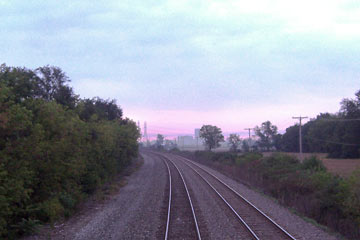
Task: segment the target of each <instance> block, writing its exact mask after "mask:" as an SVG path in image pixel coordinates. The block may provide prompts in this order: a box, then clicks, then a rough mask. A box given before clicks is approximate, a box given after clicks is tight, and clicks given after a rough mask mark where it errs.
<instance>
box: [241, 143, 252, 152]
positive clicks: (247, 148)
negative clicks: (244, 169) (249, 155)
mask: <svg viewBox="0 0 360 240" xmlns="http://www.w3.org/2000/svg"><path fill="white" fill-rule="evenodd" d="M241 149H242V150H243V151H244V152H249V151H250V145H249V140H244V141H242V146H241Z"/></svg>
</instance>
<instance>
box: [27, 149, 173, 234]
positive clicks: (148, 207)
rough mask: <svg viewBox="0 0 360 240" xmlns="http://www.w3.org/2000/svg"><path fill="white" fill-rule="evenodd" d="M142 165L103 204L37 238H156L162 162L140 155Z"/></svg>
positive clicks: (164, 172)
mask: <svg viewBox="0 0 360 240" xmlns="http://www.w3.org/2000/svg"><path fill="white" fill-rule="evenodd" d="M143 157H144V164H143V165H142V166H141V167H140V169H139V170H137V171H136V172H135V173H133V174H132V175H131V176H130V177H128V178H127V180H128V183H127V185H126V186H124V187H122V188H121V189H120V190H119V191H118V193H116V194H115V195H114V196H112V197H111V199H110V200H108V201H106V202H105V203H103V204H102V203H99V204H95V205H94V207H93V208H92V209H87V211H86V212H85V213H83V214H79V216H74V217H72V218H70V219H69V220H68V221H67V222H65V223H64V224H62V225H57V226H55V229H53V230H51V231H49V232H48V233H47V235H44V234H43V235H38V236H32V237H29V238H26V239H27V240H37V239H41V240H42V239H54V240H60V239H74V240H75V239H76V240H85V239H86V240H91V239H94V240H95V239H96V240H98V239H157V237H156V233H157V231H158V229H159V228H160V226H162V225H163V223H162V222H160V212H161V207H162V205H163V198H164V195H165V188H166V183H167V181H168V176H167V170H166V167H165V165H164V163H163V162H162V161H160V160H159V159H154V158H153V157H150V156H148V155H147V154H143Z"/></svg>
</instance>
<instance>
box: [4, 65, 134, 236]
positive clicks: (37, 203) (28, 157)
mask: <svg viewBox="0 0 360 240" xmlns="http://www.w3.org/2000/svg"><path fill="white" fill-rule="evenodd" d="M67 81H68V78H67V77H66V76H65V74H64V73H62V71H61V70H60V69H59V68H54V67H43V68H39V69H37V70H34V71H33V70H28V69H23V68H9V67H6V66H5V65H1V68H0V209H1V211H0V238H10V239H13V238H16V237H17V236H19V235H21V234H24V233H28V232H32V231H34V230H35V229H36V226H37V225H38V224H39V223H40V222H49V221H50V222H51V221H54V220H56V219H58V218H59V217H61V216H69V215H70V214H71V212H72V211H73V210H74V209H75V208H76V206H77V204H78V203H79V202H80V201H82V200H83V199H84V198H85V197H86V196H87V195H88V194H90V193H92V192H93V191H94V190H95V189H96V188H97V187H98V186H99V185H100V184H102V183H104V182H106V181H108V180H110V179H111V178H112V177H114V176H115V175H116V174H118V173H119V172H120V171H122V169H124V167H125V166H127V165H128V164H129V163H130V161H131V159H132V158H134V157H136V156H137V152H138V144H137V139H138V136H139V132H138V129H137V127H136V124H135V123H134V122H132V121H130V120H128V119H123V118H122V110H121V109H120V108H119V107H118V106H117V105H116V103H115V101H108V100H102V99H99V98H94V99H83V100H82V99H78V97H77V96H76V95H75V94H74V93H73V91H72V89H71V88H70V87H68V86H67V85H65V83H66V82H67Z"/></svg>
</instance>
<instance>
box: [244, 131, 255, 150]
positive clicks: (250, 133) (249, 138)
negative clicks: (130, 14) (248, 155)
mask: <svg viewBox="0 0 360 240" xmlns="http://www.w3.org/2000/svg"><path fill="white" fill-rule="evenodd" d="M244 130H247V131H249V142H248V144H249V150H250V152H251V146H250V141H251V140H250V139H251V135H250V134H251V130H253V128H244Z"/></svg>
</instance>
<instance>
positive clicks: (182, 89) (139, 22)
mask: <svg viewBox="0 0 360 240" xmlns="http://www.w3.org/2000/svg"><path fill="white" fill-rule="evenodd" d="M0 6H1V8H0V15H1V21H0V34H1V38H0V45H1V46H2V47H1V48H0V55H1V56H2V59H3V60H2V61H5V62H6V63H7V64H8V65H14V66H26V67H29V68H36V67H38V66H42V65H46V64H50V65H57V66H60V67H61V68H62V69H63V70H64V71H65V72H67V74H68V76H69V77H70V78H71V79H73V82H72V84H73V86H74V88H75V90H76V92H78V93H80V95H81V96H82V97H92V96H100V97H103V98H116V99H118V102H119V104H121V105H122V106H124V109H125V110H126V109H129V110H130V111H132V113H131V114H132V117H133V118H139V119H140V118H141V117H142V115H141V113H140V112H146V113H147V114H150V115H151V113H150V112H151V111H150V112H147V111H145V110H144V109H152V111H155V112H157V111H166V112H171V111H180V112H186V111H190V112H199V114H200V115H199V116H201V117H200V118H201V119H203V118H205V117H206V118H207V117H209V118H210V117H214V118H215V119H217V118H216V116H215V115H216V114H215V113H217V112H218V113H221V114H219V115H220V116H221V115H222V116H224V117H226V118H231V115H230V112H231V111H234V112H237V114H240V115H241V113H240V112H251V113H252V114H250V115H251V116H255V115H256V114H255V112H258V113H259V114H260V113H261V112H268V111H267V110H266V109H274V110H276V109H281V111H283V112H284V111H285V112H286V111H295V110H293V109H294V107H291V106H297V108H299V111H300V110H302V111H305V110H306V109H307V107H309V106H311V104H310V103H304V102H302V101H300V100H299V101H298V100H291V99H294V96H295V95H296V96H306V97H304V99H306V98H308V95H307V94H308V93H311V95H315V96H317V97H319V99H316V100H313V101H319V102H320V103H321V102H323V101H326V100H321V99H331V100H333V99H339V98H340V97H349V96H352V94H353V92H355V90H356V86H358V81H359V78H360V72H359V70H358V66H359V65H360V48H359V47H358V43H359V41H360V30H359V29H360V6H359V2H358V1H343V0H339V1H325V0H319V1H316V2H314V1H310V0H304V1H299V2H293V1H287V0H271V1H270V0H254V1H237V0H221V1H220V0H214V1H205V0H196V1H187V0H186V1H178V0H161V1H155V0H153V1H129V0H124V1H106V2H96V1H92V2H89V1H61V2H59V1H27V2H26V3H24V2H23V1H20V0H14V1H11V2H10V1H2V0H0ZM298 98H301V97H298ZM289 99H290V100H289ZM298 102H299V103H298ZM310 102H311V101H310ZM284 103H289V104H288V105H286V104H285V105H284ZM297 104H299V105H297ZM301 104H303V105H304V106H306V107H304V108H301ZM335 104H338V102H336V103H335ZM325 105H326V104H314V106H316V107H317V111H324V109H325V108H323V106H325ZM263 106H266V108H265V107H263ZM278 106H281V107H278ZM133 109H135V110H136V111H137V112H138V117H137V115H136V111H135V110H133ZM253 109H255V110H253ZM313 109H315V108H314V107H313ZM329 109H333V108H330V107H329ZM240 110H241V111H240ZM325 110H326V109H325ZM314 111H315V110H314ZM209 112H213V113H214V114H213V115H212V114H210V115H206V114H208V113H209ZM202 113H203V114H205V115H201V114H202ZM269 113H270V112H269ZM259 116H260V115H259ZM281 116H283V115H281ZM179 117H180V116H179ZM194 117H195V116H194ZM283 117H284V116H283ZM180 118H181V117H180ZM230 123H231V121H230V122H229V123H228V124H230ZM234 124H235V123H234ZM244 124H247V123H246V122H244ZM234 126H235V125H234Z"/></svg>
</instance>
